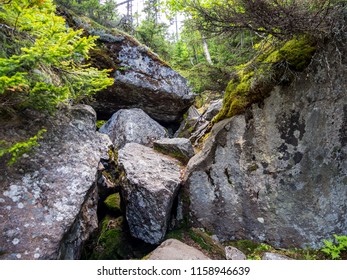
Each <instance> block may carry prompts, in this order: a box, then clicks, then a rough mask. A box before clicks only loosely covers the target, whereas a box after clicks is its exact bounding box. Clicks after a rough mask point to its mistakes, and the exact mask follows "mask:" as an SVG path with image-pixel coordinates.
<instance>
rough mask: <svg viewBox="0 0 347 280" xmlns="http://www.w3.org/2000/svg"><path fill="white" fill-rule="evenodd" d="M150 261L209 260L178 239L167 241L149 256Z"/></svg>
mask: <svg viewBox="0 0 347 280" xmlns="http://www.w3.org/2000/svg"><path fill="white" fill-rule="evenodd" d="M147 259H148V260H209V259H210V258H208V257H206V256H205V255H204V254H203V253H202V252H201V251H199V250H198V249H195V248H194V247H191V246H188V245H187V244H184V243H183V242H181V241H179V240H176V239H168V240H165V241H164V242H163V243H162V244H161V245H160V246H159V247H157V248H156V249H155V250H154V251H153V252H152V253H150V254H149V255H148V258H147Z"/></svg>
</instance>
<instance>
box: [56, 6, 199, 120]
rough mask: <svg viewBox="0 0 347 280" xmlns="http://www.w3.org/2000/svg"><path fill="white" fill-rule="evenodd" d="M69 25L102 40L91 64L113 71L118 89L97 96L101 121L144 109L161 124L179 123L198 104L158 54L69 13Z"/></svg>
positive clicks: (61, 12)
mask: <svg viewBox="0 0 347 280" xmlns="http://www.w3.org/2000/svg"><path fill="white" fill-rule="evenodd" d="M60 14H61V15H62V16H64V17H65V18H67V22H68V23H69V24H70V25H72V26H75V27H77V28H83V29H84V30H85V32H86V33H88V34H90V35H96V36H99V39H98V46H99V48H98V49H96V50H93V51H91V61H90V62H91V64H92V65H93V66H95V67H97V68H99V69H113V72H112V75H113V77H114V80H115V82H114V85H113V86H112V87H109V88H108V89H106V90H104V91H102V92H99V93H98V94H96V95H95V102H93V104H92V106H93V107H94V108H95V110H96V111H97V113H98V116H99V119H108V118H110V117H111V115H112V114H113V113H114V112H116V111H117V110H119V109H129V108H141V109H143V110H144V111H145V112H146V113H147V114H148V115H150V116H151V117H152V118H153V119H155V120H157V121H161V122H166V123H171V122H179V121H180V119H181V118H182V115H183V113H184V112H185V111H186V110H187V109H188V108H189V107H190V105H191V104H192V103H193V102H194V95H193V94H192V93H191V91H190V89H189V88H188V86H187V81H186V79H185V78H183V77H182V76H181V75H179V74H178V73H177V72H176V71H174V70H173V69H172V68H171V67H169V66H168V65H167V64H166V63H165V62H164V61H162V60H161V59H160V58H159V57H158V56H157V55H156V54H155V53H153V52H152V51H150V50H149V49H148V48H147V47H145V46H144V45H141V44H140V43H139V42H138V41H136V40H135V39H134V38H132V37H130V36H129V35H127V34H125V33H122V32H120V31H116V30H115V29H113V30H108V29H103V28H102V27H101V26H99V25H96V24H94V23H93V22H91V21H90V22H87V19H85V18H79V17H77V16H75V15H72V14H71V13H69V12H68V11H66V10H62V9H60Z"/></svg>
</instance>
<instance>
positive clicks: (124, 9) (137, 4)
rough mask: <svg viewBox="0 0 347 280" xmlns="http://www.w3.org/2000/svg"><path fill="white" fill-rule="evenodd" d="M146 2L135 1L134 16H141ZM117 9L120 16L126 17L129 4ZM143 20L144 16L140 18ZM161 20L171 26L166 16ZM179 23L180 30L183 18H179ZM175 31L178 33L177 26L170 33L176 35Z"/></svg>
mask: <svg viewBox="0 0 347 280" xmlns="http://www.w3.org/2000/svg"><path fill="white" fill-rule="evenodd" d="M116 2H117V3H122V2H124V0H117V1H116ZM144 2H145V0H133V14H135V13H138V14H140V15H141V13H142V10H143V6H144ZM117 9H118V13H119V14H120V15H125V14H126V13H127V4H123V5H121V6H119V7H118V8H117ZM141 18H144V15H142V16H140V19H141ZM160 19H161V20H162V21H163V22H165V23H167V24H169V21H168V20H167V19H166V17H165V15H161V18H160ZM178 21H179V23H178V26H179V28H180V26H182V21H183V17H182V16H179V17H178ZM175 31H176V27H175V25H172V26H170V28H169V33H175Z"/></svg>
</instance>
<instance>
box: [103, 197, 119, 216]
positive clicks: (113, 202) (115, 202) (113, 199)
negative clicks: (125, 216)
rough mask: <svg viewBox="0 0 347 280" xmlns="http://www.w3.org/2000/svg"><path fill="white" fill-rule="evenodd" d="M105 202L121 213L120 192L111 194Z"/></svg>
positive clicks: (110, 207)
mask: <svg viewBox="0 0 347 280" xmlns="http://www.w3.org/2000/svg"><path fill="white" fill-rule="evenodd" d="M104 204H105V205H106V207H107V208H108V209H109V210H111V211H112V212H117V213H121V198H120V195H119V193H114V194H111V195H109V196H108V197H107V198H106V199H105V200H104Z"/></svg>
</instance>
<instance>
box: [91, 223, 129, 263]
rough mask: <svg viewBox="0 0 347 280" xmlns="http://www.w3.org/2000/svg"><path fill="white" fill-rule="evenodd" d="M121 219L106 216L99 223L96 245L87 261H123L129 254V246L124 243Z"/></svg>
mask: <svg viewBox="0 0 347 280" xmlns="http://www.w3.org/2000/svg"><path fill="white" fill-rule="evenodd" d="M123 222H124V218H123V217H118V218H113V217H111V216H106V217H105V218H104V219H103V220H102V221H101V225H100V227H101V230H100V234H99V237H98V240H97V244H96V246H95V248H94V251H93V253H92V255H91V256H90V258H89V259H94V260H111V259H125V258H127V256H128V254H129V250H130V249H129V246H128V244H127V242H126V241H125V236H124V231H123Z"/></svg>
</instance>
